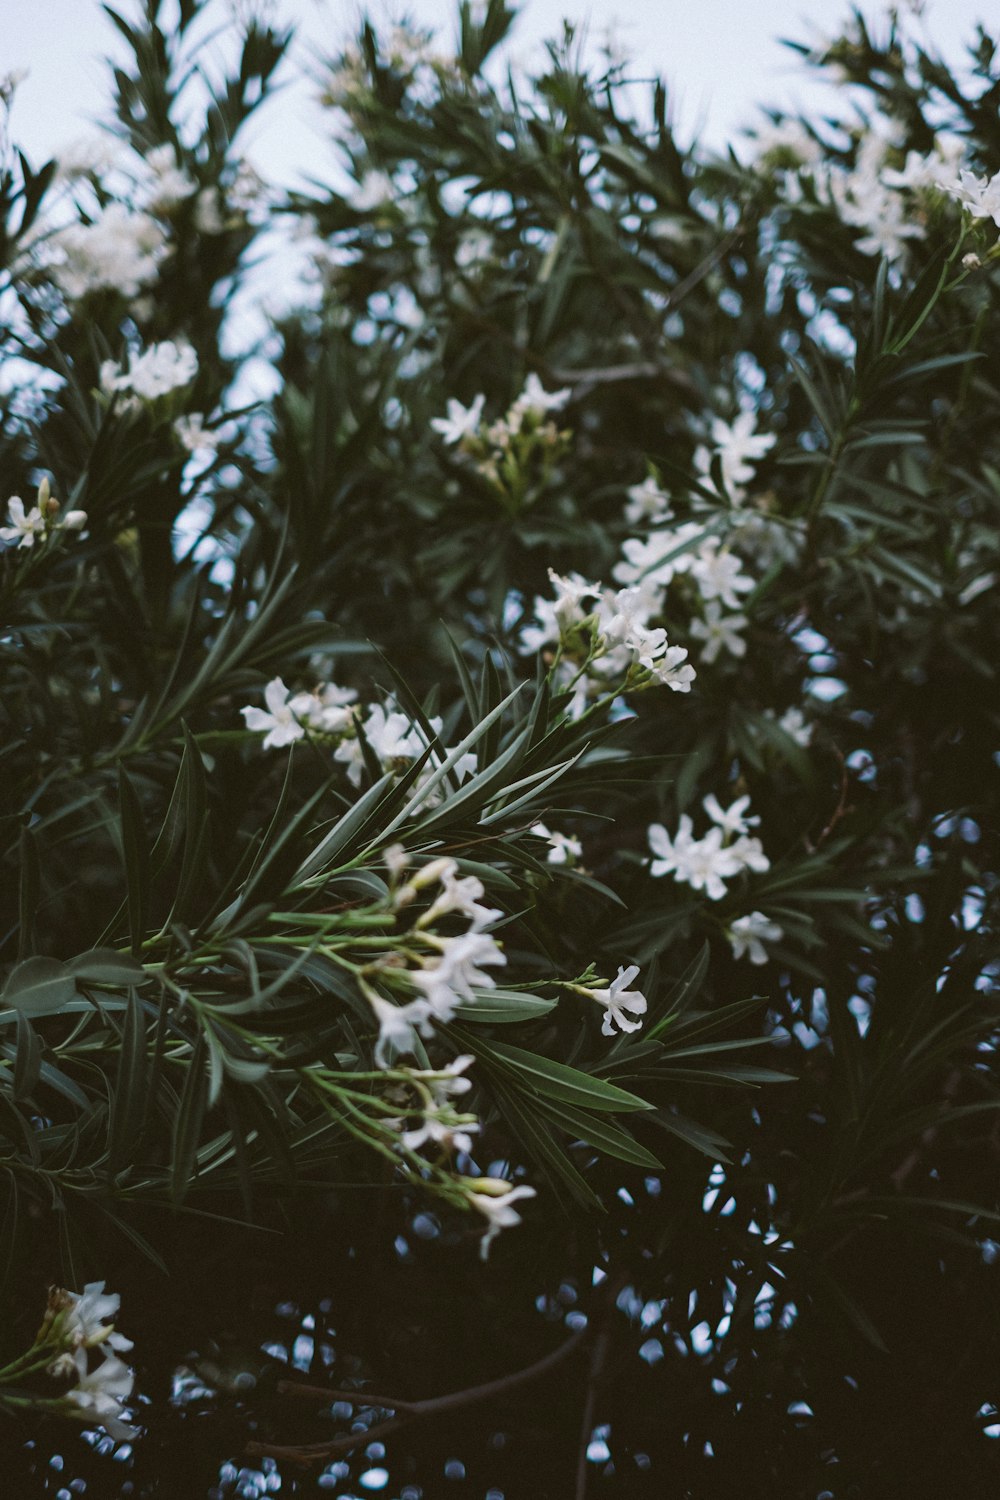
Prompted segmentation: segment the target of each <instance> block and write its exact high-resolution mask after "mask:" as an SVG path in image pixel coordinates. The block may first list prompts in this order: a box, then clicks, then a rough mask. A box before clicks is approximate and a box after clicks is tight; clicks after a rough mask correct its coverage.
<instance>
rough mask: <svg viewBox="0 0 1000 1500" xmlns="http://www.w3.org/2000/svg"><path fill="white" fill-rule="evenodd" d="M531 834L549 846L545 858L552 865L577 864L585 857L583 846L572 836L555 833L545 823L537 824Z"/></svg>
mask: <svg viewBox="0 0 1000 1500" xmlns="http://www.w3.org/2000/svg"><path fill="white" fill-rule="evenodd" d="M531 832H532V833H534V834H536V835H537V836H538V837H539V838H540V839H545V840H546V842H547V843H548V844H549V846H550V847H549V852H548V854H547V855H546V856H545V858H546V861H547V863H548V864H550V865H566V864H569V863H570V862H571V861H572V862H574V863H575V861H576V860H578V859H580V858H582V856H583V845H582V844H581V842H580V840H579V839H575V838H574V837H573V836H572V834H569V833H559V832H558V830H556V831H553V830H551V829H549V828H546V826H545V824H544V823H535V824H534V825H533V826H532V829H531Z"/></svg>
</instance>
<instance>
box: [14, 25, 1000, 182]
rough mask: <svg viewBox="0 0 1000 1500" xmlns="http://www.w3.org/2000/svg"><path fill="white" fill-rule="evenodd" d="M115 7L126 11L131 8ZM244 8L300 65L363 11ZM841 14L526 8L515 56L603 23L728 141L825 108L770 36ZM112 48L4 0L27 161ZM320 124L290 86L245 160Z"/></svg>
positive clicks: (937, 29) (331, 44)
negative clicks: (569, 26)
mask: <svg viewBox="0 0 1000 1500" xmlns="http://www.w3.org/2000/svg"><path fill="white" fill-rule="evenodd" d="M116 3H117V4H118V6H119V8H120V9H121V10H123V11H124V12H125V13H126V14H128V13H129V12H131V11H133V10H134V7H135V5H136V3H137V0H116ZM250 3H253V4H256V5H257V7H258V8H260V7H263V8H264V9H265V10H267V11H269V12H271V13H273V15H274V16H275V17H276V18H277V19H279V20H287V21H292V22H295V23H296V24H297V26H298V28H299V38H298V42H297V47H298V49H299V61H300V62H302V63H308V62H311V61H314V60H315V59H316V57H317V56H322V55H325V54H330V53H332V52H334V51H335V50H336V47H337V44H338V42H339V41H341V40H343V39H344V38H346V37H347V36H349V35H350V32H351V29H352V22H353V20H354V19H355V18H356V16H357V15H358V13H359V11H360V10H361V8H362V7H361V5H360V4H358V3H357V0H216V10H215V12H214V13H216V14H220V15H222V16H223V17H224V16H225V15H226V12H227V9H228V10H229V11H230V12H231V11H232V9H233V7H234V6H239V5H243V6H246V5H247V4H250ZM168 4H169V0H168ZM904 4H905V0H904ZM861 8H862V10H864V11H865V13H866V14H867V15H869V16H871V15H875V16H878V15H880V14H884V12H885V8H886V7H885V4H883V3H880V0H861ZM370 9H371V11H372V12H373V14H375V15H384V16H386V17H393V18H395V17H398V16H400V15H402V14H409V15H410V16H412V17H414V18H415V19H416V20H417V21H418V22H420V23H422V24H424V25H427V26H430V27H433V28H435V29H436V30H437V31H438V32H439V33H440V34H441V36H442V39H443V40H445V39H448V38H451V37H453V36H454V32H455V14H456V11H457V0H399V3H398V4H395V3H392V0H373V3H372V4H371V5H370ZM846 13H847V3H846V0H523V3H522V6H521V15H520V18H519V20H518V23H517V26H516V29H515V32H514V40H513V43H512V51H513V54H514V56H515V58H522V57H523V58H529V57H530V55H531V53H532V50H533V49H537V48H538V47H539V46H540V44H541V42H542V40H543V39H544V38H545V37H546V36H551V35H553V34H555V33H557V32H558V31H559V29H560V27H561V23H562V20H563V18H568V19H570V20H571V21H573V22H574V23H576V24H578V25H585V26H586V27H587V28H588V29H589V33H590V35H591V36H592V37H593V38H594V39H595V41H597V40H600V39H601V38H603V37H604V36H605V35H607V33H608V29H609V28H612V32H613V35H614V36H615V37H616V38H617V40H618V41H619V42H620V43H621V44H622V46H623V47H624V49H625V51H626V52H627V53H628V54H629V55H630V56H631V57H632V58H634V59H635V67H636V69H637V71H639V72H640V73H643V72H647V71H648V72H649V73H653V72H660V73H661V74H662V75H663V76H664V77H665V78H666V80H667V83H668V86H670V87H671V88H672V100H673V109H674V118H675V120H676V121H677V123H678V126H679V131H680V135H681V138H682V139H686V138H688V137H690V136H692V135H698V136H699V137H700V138H701V139H702V140H703V141H704V142H705V143H706V144H710V145H712V146H715V147H725V146H726V145H727V144H728V142H729V141H730V140H732V139H734V138H735V136H736V135H737V134H738V132H739V129H740V127H741V126H745V125H746V124H748V123H749V122H751V121H752V120H753V118H754V116H755V113H756V106H758V105H761V104H782V105H785V106H794V105H796V104H798V105H800V106H803V107H805V108H807V109H808V108H809V107H810V106H812V107H813V108H816V107H822V100H823V96H822V94H821V93H819V92H818V85H817V84H816V83H814V82H812V81H811V80H810V79H809V75H808V72H806V71H805V70H803V68H802V66H801V64H800V63H799V62H798V60H797V59H796V57H795V55H794V54H792V53H790V52H789V51H787V49H785V48H783V47H782V46H781V45H780V43H779V40H778V39H779V38H781V37H792V38H795V39H800V40H801V39H804V40H808V39H809V37H810V35H812V34H814V33H815V32H816V31H819V32H823V33H826V34H828V35H829V34H830V33H832V32H835V31H836V29H837V28H838V25H839V23H840V21H841V20H842V18H843V17H844V16H845V14H846ZM806 17H807V18H808V19H806ZM980 18H988V19H989V20H990V21H991V22H992V24H993V28H994V29H996V26H997V23H998V22H1000V0H928V3H927V5H926V7H925V11H924V18H923V20H922V21H921V23H920V25H921V26H922V27H924V28H926V30H927V31H928V32H929V33H930V35H931V37H933V38H934V40H935V41H936V42H937V44H938V46H939V48H940V50H942V51H943V52H944V54H945V56H946V57H951V58H955V57H958V56H959V55H960V54H961V49H962V44H963V42H964V41H965V40H966V39H967V38H970V37H971V36H972V34H973V27H974V24H975V22H976V20H977V19H980ZM117 41H118V38H117V36H116V33H115V32H114V31H113V28H112V27H111V25H110V23H109V22H108V21H107V20H106V18H105V17H104V16H103V14H102V11H101V5H100V3H99V0H0V75H2V74H6V73H8V72H10V71H12V70H15V69H18V70H19V69H27V70H28V76H27V78H26V79H25V80H24V82H23V83H22V84H21V86H20V88H19V90H18V94H17V99H16V103H15V107H14V113H13V118H12V121H11V133H12V135H13V137H14V139H15V140H16V141H17V142H18V144H20V145H21V146H22V147H23V148H24V149H25V150H26V151H27V154H28V157H29V159H30V160H31V161H32V162H33V163H34V164H36V165H37V164H38V162H39V161H40V160H41V159H43V158H44V157H46V156H48V155H51V154H52V153H54V152H56V151H57V150H58V148H59V147H60V146H61V145H65V144H66V143H67V142H68V141H70V140H73V139H77V138H79V137H80V136H81V135H86V134H90V133H92V131H91V127H89V125H88V119H89V120H93V119H96V118H99V117H100V115H101V114H102V111H103V110H104V108H105V106H106V101H107V98H108V90H107V78H108V74H107V69H106V65H105V64H104V62H103V60H102V59H103V58H104V57H105V56H107V54H108V53H109V52H110V51H113V50H114V48H115V44H116V42H117ZM279 112H280V123H279ZM317 121H318V116H317V113H316V111H315V108H314V106H313V105H312V102H311V98H310V94H309V90H308V89H307V88H306V87H305V86H304V85H299V86H292V87H290V88H289V89H288V91H287V92H286V93H285V95H284V96H283V98H282V100H281V102H280V105H278V106H277V107H276V108H272V111H271V113H270V115H268V116H266V117H265V118H263V119H262V120H261V122H260V123H259V124H258V125H257V126H256V127H255V129H254V132H253V135H252V136H251V137H250V138H249V140H248V148H249V154H250V156H251V159H252V160H253V161H254V164H255V165H256V166H257V167H258V169H259V170H261V171H263V172H264V174H265V175H266V176H269V177H272V178H274V179H277V180H278V181H282V182H285V183H289V182H292V181H294V180H296V178H299V179H300V178H301V174H302V173H303V172H308V171H309V167H310V163H311V162H313V161H315V160H316V159H317V153H318V152H320V151H322V149H323V148H322V144H321V142H320V135H319V129H318V123H317Z"/></svg>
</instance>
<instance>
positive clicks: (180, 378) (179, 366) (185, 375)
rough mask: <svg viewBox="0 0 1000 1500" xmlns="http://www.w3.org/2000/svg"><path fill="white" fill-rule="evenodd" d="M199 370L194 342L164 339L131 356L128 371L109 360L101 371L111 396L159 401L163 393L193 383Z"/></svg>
mask: <svg viewBox="0 0 1000 1500" xmlns="http://www.w3.org/2000/svg"><path fill="white" fill-rule="evenodd" d="M197 373H198V356H197V355H196V354H195V352H194V350H193V349H192V347H191V345H190V344H188V343H184V342H181V343H175V342H174V341H173V340H172V339H164V341H163V342H162V343H160V344H150V346H149V348H148V349H145V350H144V351H143V353H142V354H135V355H131V356H130V357H129V364H128V369H127V370H122V369H120V367H119V366H118V365H117V364H116V363H115V362H114V360H112V359H106V360H105V361H104V363H103V364H102V365H101V371H100V380H101V390H102V391H104V393H105V394H106V395H108V396H114V395H125V396H126V397H130V396H135V397H138V398H139V400H140V401H158V400H159V398H160V397H161V396H168V395H169V394H170V392H171V391H176V390H181V389H182V388H183V387H184V386H188V385H190V384H191V382H192V380H193V379H194V378H195V376H196V375H197ZM123 404H126V403H123ZM127 404H131V405H134V404H135V403H134V402H129V403H127Z"/></svg>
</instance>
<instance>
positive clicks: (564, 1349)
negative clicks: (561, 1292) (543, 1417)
mask: <svg viewBox="0 0 1000 1500" xmlns="http://www.w3.org/2000/svg"><path fill="white" fill-rule="evenodd" d="M589 1332H590V1329H589V1328H581V1329H580V1330H579V1331H578V1332H577V1333H574V1334H573V1335H572V1337H571V1338H568V1339H567V1340H566V1342H565V1344H563V1345H561V1347H560V1348H558V1349H554V1350H553V1351H552V1352H551V1353H550V1354H546V1355H545V1356H544V1357H543V1358H542V1359H539V1360H536V1361H535V1363H534V1364H532V1365H527V1366H526V1367H525V1368H524V1369H523V1370H515V1371H514V1372H513V1373H512V1374H510V1375H501V1376H500V1377H499V1378H498V1379H496V1380H488V1381H486V1382H485V1383H484V1384H483V1385H471V1386H467V1387H466V1388H465V1390H461V1391H451V1392H449V1393H448V1394H447V1395H444V1396H431V1397H429V1398H428V1399H426V1400H424V1401H406V1400H403V1399H402V1398H400V1397H398V1396H379V1397H376V1396H373V1395H370V1394H369V1393H368V1392H366V1391H338V1390H331V1389H330V1388H328V1387H325V1386H315V1385H303V1384H300V1383H299V1382H298V1381H292V1380H282V1381H280V1382H279V1384H278V1392H279V1394H280V1395H283V1396H301V1397H308V1398H309V1399H311V1400H315V1399H317V1398H319V1399H321V1400H324V1401H350V1402H351V1404H352V1405H354V1406H381V1407H385V1408H387V1409H388V1410H391V1411H397V1412H401V1413H402V1415H401V1416H396V1417H391V1418H390V1419H389V1420H388V1421H386V1422H379V1423H378V1424H377V1425H376V1426H374V1427H369V1428H367V1429H366V1430H365V1431H364V1432H351V1433H348V1434H346V1435H345V1436H344V1437H339V1438H333V1439H332V1440H331V1441H329V1442H325V1443H305V1444H302V1445H300V1446H297V1447H296V1446H292V1447H283V1446H280V1445H278V1444H273V1443H259V1442H252V1443H248V1444H247V1445H246V1450H245V1451H246V1453H247V1455H248V1456H249V1457H252V1458H259V1457H263V1456H265V1455H269V1456H270V1457H272V1458H284V1459H288V1460H290V1461H291V1462H292V1463H302V1464H310V1463H315V1462H318V1461H320V1460H322V1459H327V1458H332V1457H334V1456H335V1455H336V1454H338V1453H349V1452H350V1451H351V1449H352V1448H358V1447H361V1445H362V1444H364V1443H370V1442H373V1441H376V1440H379V1439H381V1438H382V1437H384V1436H385V1435H386V1434H387V1433H389V1432H395V1431H396V1430H397V1428H399V1427H402V1426H404V1425H405V1424H406V1423H407V1422H412V1421H415V1420H416V1419H417V1418H418V1417H432V1416H439V1415H441V1414H442V1413H443V1412H449V1411H458V1410H460V1409H461V1408H462V1407H466V1406H473V1405H475V1404H476V1403H477V1402H480V1401H488V1400H489V1399H490V1398H491V1397H493V1396H503V1395H506V1393H507V1392H508V1391H512V1390H515V1389H516V1388H517V1387H518V1386H519V1385H525V1384H527V1382H528V1381H531V1380H537V1379H538V1377H539V1376H540V1375H545V1374H547V1373H548V1371H549V1370H553V1369H555V1367H556V1366H557V1365H559V1364H561V1363H562V1361H563V1360H564V1359H566V1358H567V1357H568V1356H569V1355H570V1354H572V1353H573V1351H574V1350H575V1349H578V1348H579V1347H580V1345H581V1344H582V1343H583V1341H584V1339H585V1338H586V1337H587V1336H588V1334H589Z"/></svg>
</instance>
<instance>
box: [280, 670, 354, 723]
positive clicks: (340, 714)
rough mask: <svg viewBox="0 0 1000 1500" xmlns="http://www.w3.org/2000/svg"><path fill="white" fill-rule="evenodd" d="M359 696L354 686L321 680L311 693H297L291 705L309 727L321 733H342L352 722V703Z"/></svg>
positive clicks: (293, 710)
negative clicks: (347, 686) (341, 685)
mask: <svg viewBox="0 0 1000 1500" xmlns="http://www.w3.org/2000/svg"><path fill="white" fill-rule="evenodd" d="M357 696H358V695H357V693H356V692H355V691H354V689H353V688H342V687H338V686H337V684H336V683H335V682H321V683H320V685H319V687H317V688H316V689H314V691H313V692H311V693H298V694H296V696H295V697H294V698H293V699H292V701H291V703H290V705H289V707H290V708H291V709H292V712H293V713H294V714H295V716H296V717H297V718H298V719H301V720H302V721H303V722H304V723H305V724H306V726H307V727H308V728H309V729H314V730H316V731H318V732H319V733H320V734H340V733H341V732H342V731H343V730H345V729H346V728H347V726H348V725H349V724H350V722H351V704H352V703H354V702H355V700H356V699H357Z"/></svg>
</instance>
